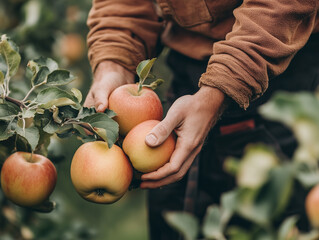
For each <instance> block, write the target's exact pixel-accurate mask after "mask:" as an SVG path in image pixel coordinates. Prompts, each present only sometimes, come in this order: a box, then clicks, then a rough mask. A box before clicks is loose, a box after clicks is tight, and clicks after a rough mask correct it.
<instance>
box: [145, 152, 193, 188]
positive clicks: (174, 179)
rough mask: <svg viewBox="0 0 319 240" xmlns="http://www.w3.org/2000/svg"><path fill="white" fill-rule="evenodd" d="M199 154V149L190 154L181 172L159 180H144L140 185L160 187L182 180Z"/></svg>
mask: <svg viewBox="0 0 319 240" xmlns="http://www.w3.org/2000/svg"><path fill="white" fill-rule="evenodd" d="M197 154H198V151H196V152H194V153H193V154H191V156H189V158H188V159H187V161H185V162H184V163H183V165H182V167H181V169H180V171H179V172H177V173H176V174H173V175H170V176H168V177H166V178H162V179H159V180H147V181H143V182H142V183H141V185H140V188H143V189H146V188H159V187H163V186H165V185H168V184H171V183H174V182H178V181H180V180H181V179H182V178H183V177H184V176H185V175H186V173H187V171H188V170H189V168H190V166H191V165H192V163H193V161H194V159H195V157H196V155H197Z"/></svg>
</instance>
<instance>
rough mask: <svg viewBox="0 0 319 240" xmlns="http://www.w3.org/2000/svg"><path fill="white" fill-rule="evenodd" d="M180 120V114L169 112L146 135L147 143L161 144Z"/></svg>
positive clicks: (152, 144)
mask: <svg viewBox="0 0 319 240" xmlns="http://www.w3.org/2000/svg"><path fill="white" fill-rule="evenodd" d="M180 122H181V116H180V115H178V114H170V113H169V112H168V113H167V116H166V117H165V118H164V119H163V120H162V121H161V122H160V123H158V124H157V125H156V126H155V127H154V128H153V129H152V130H151V131H150V132H149V133H148V134H147V135H146V137H145V143H146V144H147V145H148V146H150V147H156V146H159V145H161V144H162V143H163V142H164V141H165V140H166V139H167V137H168V136H169V135H170V134H171V133H172V132H173V130H174V129H175V128H176V127H177V126H178V125H179V124H180Z"/></svg>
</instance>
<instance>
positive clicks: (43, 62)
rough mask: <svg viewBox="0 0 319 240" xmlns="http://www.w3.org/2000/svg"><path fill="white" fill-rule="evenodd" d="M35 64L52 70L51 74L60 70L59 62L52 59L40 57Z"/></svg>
mask: <svg viewBox="0 0 319 240" xmlns="http://www.w3.org/2000/svg"><path fill="white" fill-rule="evenodd" d="M33 62H35V63H36V64H38V66H46V67H47V68H48V69H49V70H50V73H51V72H53V71H55V70H57V69H58V64H57V62H56V61H54V60H53V59H51V58H44V57H40V58H38V59H36V60H33Z"/></svg>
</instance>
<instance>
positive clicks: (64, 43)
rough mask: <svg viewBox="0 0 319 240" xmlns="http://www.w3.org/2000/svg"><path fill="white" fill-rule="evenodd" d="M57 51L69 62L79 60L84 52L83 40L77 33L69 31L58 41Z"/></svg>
mask: <svg viewBox="0 0 319 240" xmlns="http://www.w3.org/2000/svg"><path fill="white" fill-rule="evenodd" d="M58 52H59V54H60V55H61V56H63V57H64V58H66V59H67V60H68V62H69V63H73V62H75V61H78V60H80V59H81V58H82V57H83V56H84V54H85V41H84V39H83V38H82V36H81V35H79V34H77V33H69V34H67V35H65V36H63V37H62V38H61V39H60V40H59V42H58Z"/></svg>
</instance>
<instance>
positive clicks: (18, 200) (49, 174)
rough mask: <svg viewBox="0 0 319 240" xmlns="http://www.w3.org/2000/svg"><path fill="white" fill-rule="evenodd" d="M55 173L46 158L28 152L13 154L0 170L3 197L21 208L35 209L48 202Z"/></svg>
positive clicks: (54, 169)
mask: <svg viewBox="0 0 319 240" xmlns="http://www.w3.org/2000/svg"><path fill="white" fill-rule="evenodd" d="M56 180H57V172H56V168H55V166H54V165H53V163H52V162H51V161H50V160H49V159H48V158H46V157H44V156H42V155H39V154H32V153H28V152H15V153H13V154H12V155H10V156H9V157H8V158H7V159H6V161H5V162H4V164H3V166H2V169H1V187H2V191H3V193H4V195H5V196H6V197H7V198H8V199H9V200H11V201H12V202H13V203H15V204H17V205H19V206H23V207H36V206H39V205H41V204H42V203H44V202H45V201H47V200H48V198H49V196H50V195H51V193H52V192H53V190H54V188H55V184H56Z"/></svg>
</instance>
